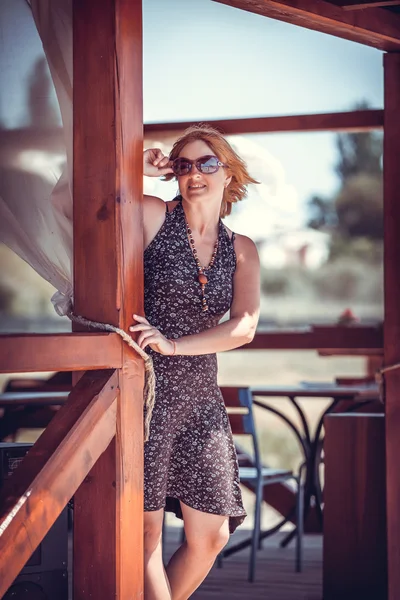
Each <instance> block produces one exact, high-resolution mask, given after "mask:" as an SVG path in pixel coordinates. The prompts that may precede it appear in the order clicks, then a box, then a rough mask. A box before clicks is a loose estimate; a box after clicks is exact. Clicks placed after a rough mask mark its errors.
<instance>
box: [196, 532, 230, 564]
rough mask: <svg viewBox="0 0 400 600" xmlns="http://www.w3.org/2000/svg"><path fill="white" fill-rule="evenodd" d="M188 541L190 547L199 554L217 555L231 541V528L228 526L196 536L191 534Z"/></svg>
mask: <svg viewBox="0 0 400 600" xmlns="http://www.w3.org/2000/svg"><path fill="white" fill-rule="evenodd" d="M186 541H187V544H188V546H189V548H190V549H191V550H193V551H195V552H196V553H198V554H199V555H202V556H209V557H215V556H217V555H218V554H219V553H220V552H221V550H222V549H223V548H224V547H225V546H226V544H227V543H228V541H229V528H228V526H226V527H221V528H220V529H218V530H215V531H207V532H204V533H202V534H199V535H196V536H190V535H189V536H187V538H186Z"/></svg>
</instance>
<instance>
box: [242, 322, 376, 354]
mask: <svg viewBox="0 0 400 600" xmlns="http://www.w3.org/2000/svg"><path fill="white" fill-rule="evenodd" d="M382 348H383V334H382V328H381V327H369V326H354V327H353V326H352V327H339V326H332V327H315V328H312V327H311V328H306V329H300V330H298V331H296V330H293V329H292V330H279V329H276V330H270V331H258V332H257V333H256V335H255V336H254V339H253V341H252V342H250V344H246V346H243V347H242V348H238V350H245V349H246V350H262V349H265V350H267V349H270V350H320V351H323V350H324V349H326V351H327V352H329V351H333V350H335V349H336V350H339V349H341V350H344V351H347V352H348V353H351V352H353V351H356V350H357V351H358V352H359V353H360V354H368V353H372V354H374V355H377V354H380V353H382ZM350 351H351V352H350Z"/></svg>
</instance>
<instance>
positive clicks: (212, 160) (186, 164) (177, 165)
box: [171, 154, 226, 177]
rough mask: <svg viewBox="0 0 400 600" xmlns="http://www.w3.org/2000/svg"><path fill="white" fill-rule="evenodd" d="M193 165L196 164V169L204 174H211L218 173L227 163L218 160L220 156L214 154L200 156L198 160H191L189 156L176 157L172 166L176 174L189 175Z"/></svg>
mask: <svg viewBox="0 0 400 600" xmlns="http://www.w3.org/2000/svg"><path fill="white" fill-rule="evenodd" d="M193 165H196V169H197V170H198V171H199V172H200V173H202V174H203V175H211V174H212V173H216V172H217V171H218V169H219V168H220V167H226V165H225V164H224V163H223V162H221V161H220V160H218V158H217V157H216V156H214V155H212V154H210V155H207V156H200V158H196V160H189V159H188V158H176V159H175V160H174V161H173V163H172V165H171V168H172V170H173V172H174V173H175V175H177V176H178V177H179V176H180V175H187V174H188V173H190V171H191V170H192V167H193Z"/></svg>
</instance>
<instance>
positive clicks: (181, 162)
mask: <svg viewBox="0 0 400 600" xmlns="http://www.w3.org/2000/svg"><path fill="white" fill-rule="evenodd" d="M191 166H192V165H191V164H190V162H188V161H187V160H185V159H182V158H177V159H176V160H175V161H174V162H173V165H172V169H173V171H174V173H175V175H187V174H188V173H189V171H190V167H191Z"/></svg>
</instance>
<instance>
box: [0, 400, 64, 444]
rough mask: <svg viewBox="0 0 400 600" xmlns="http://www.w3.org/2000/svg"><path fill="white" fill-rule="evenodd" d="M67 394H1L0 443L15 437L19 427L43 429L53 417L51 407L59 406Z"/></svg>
mask: <svg viewBox="0 0 400 600" xmlns="http://www.w3.org/2000/svg"><path fill="white" fill-rule="evenodd" d="M68 395H69V392H68V391H63V392H43V391H41V392H31V391H29V392H3V393H2V394H0V410H1V409H2V410H3V415H2V416H1V417H0V441H1V440H3V439H4V438H6V437H8V436H9V435H12V436H15V433H16V431H17V429H18V428H19V427H20V425H22V426H24V427H29V426H31V427H32V428H41V429H42V428H44V427H46V426H47V425H48V423H49V422H50V421H51V419H52V417H53V416H54V409H52V408H51V407H53V406H61V405H62V404H65V402H66V401H67V399H68Z"/></svg>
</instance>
